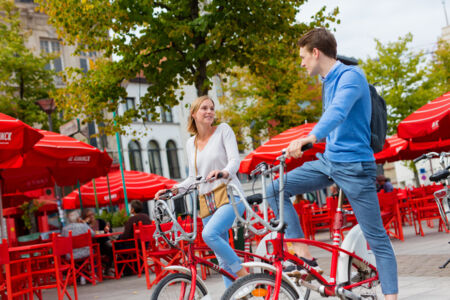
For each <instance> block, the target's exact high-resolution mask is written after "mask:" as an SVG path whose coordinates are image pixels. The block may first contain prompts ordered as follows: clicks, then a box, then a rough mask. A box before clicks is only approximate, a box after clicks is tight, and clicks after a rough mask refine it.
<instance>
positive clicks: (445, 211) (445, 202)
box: [414, 152, 450, 269]
mask: <svg viewBox="0 0 450 300" xmlns="http://www.w3.org/2000/svg"><path fill="white" fill-rule="evenodd" d="M448 156H450V152H441V153H440V154H438V153H436V152H429V153H426V154H422V155H421V156H419V157H418V158H416V159H414V163H417V162H419V161H421V160H422V159H429V160H430V159H432V158H435V157H439V163H440V165H441V170H439V171H438V172H436V173H435V174H432V175H431V176H430V177H429V179H430V181H433V182H436V183H437V182H441V183H442V185H443V188H442V189H440V190H437V191H435V192H434V193H433V195H434V200H435V201H436V205H437V207H438V210H439V215H440V216H441V219H442V221H443V222H444V226H445V227H447V230H450V189H449V187H448V186H449V177H450V171H449V170H450V164H448V163H447V166H446V162H445V158H446V157H448ZM449 243H450V242H449ZM449 263H450V259H448V260H447V261H446V262H445V263H444V264H443V265H442V266H439V269H444V268H445V267H446V266H447V265H448V264H449Z"/></svg>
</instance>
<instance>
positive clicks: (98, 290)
mask: <svg viewBox="0 0 450 300" xmlns="http://www.w3.org/2000/svg"><path fill="white" fill-rule="evenodd" d="M404 231H405V241H404V242H401V241H398V240H393V241H392V243H393V245H394V249H395V252H396V255H397V260H398V265H399V270H398V271H399V284H400V295H399V299H405V300H406V299H408V300H423V299H426V300H450V264H449V265H448V266H447V268H446V269H439V268H438V266H439V265H442V263H443V262H445V261H446V260H447V259H448V258H450V244H448V242H449V241H450V234H446V233H443V232H438V230H437V228H436V227H434V228H428V227H426V226H425V236H424V237H421V236H416V235H415V233H414V227H411V226H408V227H404ZM316 238H317V240H320V241H329V235H328V232H322V233H320V234H319V235H317V236H316ZM313 254H314V255H315V256H316V257H317V258H318V260H319V264H320V266H321V267H322V268H324V269H325V271H326V270H327V269H328V268H329V264H330V263H329V261H328V259H329V257H330V256H329V255H328V254H327V253H326V252H325V251H317V250H316V249H315V250H313ZM206 285H207V286H208V289H209V290H210V293H211V296H212V299H214V300H215V299H220V296H221V295H222V293H223V291H224V290H225V288H224V285H223V282H222V278H221V277H220V276H219V275H215V274H214V275H212V276H210V277H208V278H207V280H206ZM152 291H153V289H152V290H147V289H146V284H145V277H144V276H142V277H141V278H138V277H137V276H129V277H126V278H122V279H120V280H105V281H104V282H101V283H99V284H98V285H96V286H92V285H89V284H88V285H84V286H79V289H78V293H79V299H80V300H95V299H107V300H141V299H150V296H151V294H152ZM43 293H44V299H56V298H57V297H56V291H55V290H44V291H43ZM310 299H311V300H315V299H321V297H320V296H319V295H318V294H315V293H312V294H311V297H310ZM329 299H337V298H329Z"/></svg>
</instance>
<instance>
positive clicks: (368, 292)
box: [348, 257, 381, 300]
mask: <svg viewBox="0 0 450 300" xmlns="http://www.w3.org/2000/svg"><path fill="white" fill-rule="evenodd" d="M361 264H363V263H362V262H360V261H359V260H357V259H355V258H353V257H350V258H349V260H348V280H349V281H348V284H354V283H357V282H359V281H363V280H365V279H368V278H370V277H372V276H374V275H375V274H373V273H372V271H371V270H370V269H369V268H368V267H367V269H366V268H364V269H366V270H364V269H363V268H362V267H360V266H358V265H361ZM364 266H366V265H365V264H364ZM351 291H352V292H353V293H355V294H357V295H359V296H361V297H362V298H363V299H373V300H376V299H378V298H379V297H378V296H379V295H381V289H380V288H379V284H377V282H373V283H369V284H363V285H361V286H357V287H354V288H353V289H351Z"/></svg>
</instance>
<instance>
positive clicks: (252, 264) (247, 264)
mask: <svg viewBox="0 0 450 300" xmlns="http://www.w3.org/2000/svg"><path fill="white" fill-rule="evenodd" d="M241 266H243V267H246V268H250V269H254V268H261V269H263V270H266V271H270V272H273V273H276V272H277V269H276V268H275V267H274V266H273V265H270V264H267V263H263V262H256V261H255V262H245V263H242V264H241ZM281 277H282V278H283V281H286V283H287V284H289V285H290V286H291V287H292V288H293V289H294V291H297V286H296V285H295V283H294V282H292V280H291V278H290V277H289V276H287V275H286V274H284V273H283V274H281ZM297 294H299V295H300V293H298V292H297Z"/></svg>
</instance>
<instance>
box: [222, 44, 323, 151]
mask: <svg viewBox="0 0 450 300" xmlns="http://www.w3.org/2000/svg"><path fill="white" fill-rule="evenodd" d="M297 52H298V51H296V49H295V48H293V49H291V51H290V53H288V54H287V55H286V56H272V58H271V59H270V60H269V61H268V62H261V63H260V64H259V65H258V68H257V70H258V71H257V72H253V73H252V72H250V71H249V70H248V69H237V70H236V71H235V72H233V73H232V74H231V77H230V80H229V81H228V83H227V84H226V87H225V91H226V93H225V95H226V96H224V97H222V98H221V99H220V101H221V104H222V105H223V109H222V110H221V111H219V113H218V116H219V118H220V119H221V120H223V121H226V122H227V123H229V124H230V126H232V127H233V129H234V131H235V132H236V136H237V140H238V143H239V148H240V150H244V148H248V145H247V144H246V142H245V141H246V137H250V139H251V141H252V148H253V149H254V148H256V147H258V146H259V145H260V144H261V142H262V141H264V140H265V139H267V138H270V137H272V136H274V135H276V134H278V133H280V132H282V131H284V130H286V129H289V128H291V127H294V126H298V125H300V124H302V123H304V122H306V121H308V122H314V121H317V120H318V118H319V116H320V113H321V84H320V83H319V80H318V78H312V77H309V75H308V74H307V73H306V72H305V71H304V70H302V69H301V68H300V64H299V62H298V55H297Z"/></svg>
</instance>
